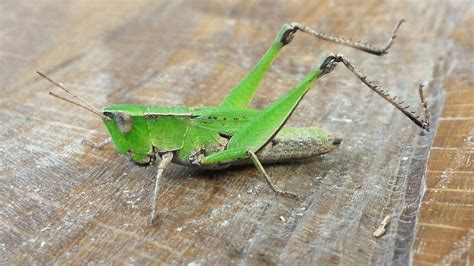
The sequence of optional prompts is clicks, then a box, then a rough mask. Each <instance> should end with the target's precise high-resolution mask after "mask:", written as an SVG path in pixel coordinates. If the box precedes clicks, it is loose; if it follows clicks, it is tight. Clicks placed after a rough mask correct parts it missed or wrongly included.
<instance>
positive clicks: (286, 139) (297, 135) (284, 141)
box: [256, 127, 341, 163]
mask: <svg viewBox="0 0 474 266" xmlns="http://www.w3.org/2000/svg"><path fill="white" fill-rule="evenodd" d="M340 143H341V139H340V138H335V137H334V136H332V135H331V134H329V133H326V132H325V131H323V130H321V129H317V128H291V127H287V128H282V129H281V130H280V132H278V134H277V135H276V136H275V137H274V138H273V139H272V140H271V141H269V142H268V143H267V144H266V145H265V146H264V147H263V148H261V149H260V150H259V151H258V152H257V153H256V155H257V157H258V158H259V159H260V161H261V162H262V163H274V162H282V161H292V160H297V159H305V158H310V157H314V156H317V155H321V154H324V153H328V152H330V151H332V150H334V149H335V148H337V147H338V146H339V144H340Z"/></svg>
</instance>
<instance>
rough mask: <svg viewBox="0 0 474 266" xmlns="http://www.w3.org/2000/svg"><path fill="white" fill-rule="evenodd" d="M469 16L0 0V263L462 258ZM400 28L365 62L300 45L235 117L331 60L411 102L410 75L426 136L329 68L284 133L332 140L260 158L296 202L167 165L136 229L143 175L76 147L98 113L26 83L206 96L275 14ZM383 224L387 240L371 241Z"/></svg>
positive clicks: (362, 32)
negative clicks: (314, 150)
mask: <svg viewBox="0 0 474 266" xmlns="http://www.w3.org/2000/svg"><path fill="white" fill-rule="evenodd" d="M469 6H470V3H469V1H449V2H442V1H440V2H437V3H436V4H434V5H433V4H432V3H428V2H414V1H412V2H410V1H407V2H403V4H400V3H399V2H397V1H383V2H382V1H375V0H370V1H364V2H360V1H344V2H337V1H336V2H333V1H293V2H268V1H250V2H249V1H232V2H228V1H148V0H140V1H114V0H103V1H89V0H86V1H80V2H77V1H69V2H68V1H61V2H58V1H53V0H44V1H39V2H35V4H34V5H32V4H31V3H30V1H14V2H12V1H1V2H0V10H1V11H2V16H1V18H0V25H1V28H2V31H0V40H1V41H0V67H1V69H0V72H1V73H2V75H1V76H0V93H1V97H0V113H1V115H0V123H1V124H2V128H1V130H0V132H1V136H2V138H1V139H0V147H1V149H0V264H55V263H56V264H70V263H96V264H106V263H108V264H111V263H117V264H119V263H120V264H123V263H130V264H132V263H133V264H158V263H163V264H192V265H196V264H290V263H294V264H309V265H314V264H322V265H326V264H356V265H359V264H362V265H365V264H377V265H379V264H402V265H405V264H409V263H410V262H411V261H410V259H411V258H413V259H414V262H415V263H419V264H423V263H432V262H448V263H449V262H451V263H464V264H466V262H467V260H468V259H472V258H473V257H474V256H472V255H470V253H469V247H471V246H470V245H471V244H470V243H471V242H470V241H471V240H472V234H473V233H472V226H471V225H470V224H468V223H467V222H468V221H469V218H470V217H472V216H471V215H472V192H471V189H470V188H472V178H471V172H472V171H473V166H472V163H470V162H471V159H470V158H472V153H473V151H472V148H473V146H472V138H471V137H472V130H469V128H470V127H471V128H472V119H471V118H472V117H474V114H473V113H472V110H473V108H471V107H472V106H471V105H472V99H473V98H472V97H473V94H472V84H473V83H472V80H473V79H472V77H471V76H472V75H471V74H472V73H471V72H472V71H470V69H469V67H470V66H472V58H471V57H469V56H466V55H470V54H472V46H473V45H472V40H471V39H470V38H469V36H472V27H471V26H470V25H472V23H473V18H472V12H471V13H469V12H466V8H467V7H469ZM421 14H422V15H421ZM402 17H404V18H405V19H406V20H407V21H408V23H406V24H404V25H403V26H402V29H401V32H400V34H399V36H398V38H397V40H396V42H395V44H394V46H393V48H392V50H391V51H390V53H389V54H387V55H385V56H383V57H376V56H372V55H367V54H364V53H361V52H359V51H354V50H352V49H349V48H343V47H339V46H337V45H333V44H329V43H326V42H322V41H317V40H314V39H312V38H311V37H309V36H305V35H302V34H298V35H297V36H296V37H295V39H294V41H293V42H292V43H291V45H289V46H288V47H287V48H285V49H284V51H283V52H282V54H281V56H280V57H279V58H278V59H277V60H276V62H275V64H274V66H273V67H272V68H271V70H270V72H269V74H268V76H267V77H266V79H265V81H264V82H262V84H261V88H260V90H259V91H258V92H257V95H256V98H255V99H254V101H253V102H252V106H253V107H255V108H263V107H264V106H266V105H267V104H269V103H271V102H273V101H274V100H275V99H277V98H278V97H279V96H281V95H284V94H285V93H286V92H287V91H288V90H289V89H290V88H291V87H292V86H293V85H294V84H295V83H297V82H298V80H300V79H301V78H302V77H303V76H304V75H305V73H307V72H308V71H309V69H310V68H311V67H312V66H314V65H315V64H316V63H317V62H318V61H319V59H320V57H321V56H322V54H324V53H325V52H328V51H332V52H338V53H339V52H342V53H344V54H345V55H346V56H347V57H349V58H351V59H352V60H353V62H354V63H357V65H358V66H359V67H360V68H361V69H362V70H364V71H365V72H367V73H368V74H370V76H371V77H372V78H373V79H375V80H378V81H380V83H381V84H382V85H383V86H384V87H385V88H386V89H387V90H389V91H390V92H392V93H393V94H394V95H398V96H400V97H403V98H405V99H406V100H407V103H408V104H410V105H413V106H417V105H418V97H417V95H416V87H417V83H419V82H420V81H424V80H428V81H429V86H428V88H427V91H426V92H427V95H428V100H429V102H430V105H431V110H432V113H433V117H434V122H435V123H434V128H435V129H436V130H434V131H432V132H430V133H427V134H422V133H420V131H419V130H418V129H417V128H416V127H415V126H414V125H413V124H412V123H411V122H410V121H409V120H408V119H406V118H404V117H403V116H402V115H400V113H399V112H397V111H396V110H394V108H392V107H390V106H388V105H387V104H386V103H385V102H383V101H382V100H381V99H380V98H379V97H378V96H377V95H374V94H373V93H372V92H370V90H368V89H367V88H365V87H364V86H363V85H362V84H361V83H360V82H359V81H358V80H357V79H355V78H354V77H353V76H352V75H351V74H350V73H349V72H347V71H346V70H344V69H343V68H342V67H341V66H340V67H338V69H337V70H336V71H334V72H333V73H331V74H330V75H328V76H325V77H324V78H323V79H322V80H320V81H318V84H316V86H314V89H312V91H310V92H309V93H308V94H307V95H306V96H305V99H304V100H303V101H302V102H301V104H300V105H299V106H298V108H297V110H296V111H295V112H294V113H293V115H292V117H291V119H290V120H289V122H288V125H291V126H301V127H307V126H317V127H320V128H323V129H325V130H328V131H330V132H334V133H335V134H336V135H338V136H340V137H342V138H343V143H342V144H341V146H340V147H339V149H338V150H335V151H334V152H331V153H329V154H327V155H324V156H321V157H318V158H315V159H312V160H308V161H304V162H295V163H287V164H278V165H269V166H266V169H267V171H268V172H269V174H270V175H271V176H272V178H273V179H274V180H275V181H276V182H277V183H278V185H279V186H280V187H282V188H284V189H286V190H290V191H293V192H296V193H298V194H299V195H301V196H302V200H301V201H292V200H289V199H286V198H281V197H278V196H276V195H275V194H274V193H273V192H272V191H271V190H270V189H269V188H268V186H267V185H266V183H265V181H264V180H263V179H262V177H261V176H260V175H259V174H258V172H257V171H256V170H255V169H254V168H252V167H235V168H232V169H227V170H223V171H217V172H210V171H197V170H193V169H186V168H183V167H180V166H175V165H173V166H172V167H171V168H170V169H169V171H168V172H167V174H166V177H165V178H163V180H162V182H161V187H162V193H161V195H160V197H159V199H158V206H159V209H160V219H159V223H158V225H157V226H150V225H149V224H148V216H149V213H150V200H151V193H152V185H153V177H154V175H155V173H156V165H152V166H150V167H139V166H137V165H135V164H133V163H132V162H130V161H128V160H126V159H125V158H123V157H121V156H119V154H118V153H117V151H116V150H115V149H114V148H113V147H112V146H109V147H107V148H105V149H104V150H94V149H90V148H88V147H85V146H84V145H82V144H81V141H82V140H83V139H89V140H93V141H100V140H102V139H103V138H105V137H106V136H107V134H106V132H105V130H104V128H103V125H102V124H101V121H100V120H99V119H97V117H95V116H94V115H93V114H90V113H88V112H86V111H83V110H80V109H77V108H74V107H72V106H70V105H68V104H66V103H63V102H58V100H57V99H55V98H52V97H50V96H49V95H48V91H51V90H53V91H56V88H53V87H52V86H51V85H50V84H48V83H47V82H46V81H45V80H43V79H41V78H40V77H38V76H37V75H36V74H35V71H36V70H41V71H43V72H45V73H47V74H49V75H50V76H51V77H53V78H55V79H57V80H58V81H60V82H62V83H63V84H65V85H66V86H67V87H68V88H70V89H71V90H72V91H74V92H75V93H77V94H78V95H80V96H82V97H84V98H86V99H88V100H89V101H90V102H91V103H92V104H93V105H94V106H98V107H103V106H106V105H108V104H112V103H140V104H155V105H168V106H171V105H172V106H177V105H186V106H199V105H217V104H218V103H219V102H220V101H221V99H222V98H223V97H224V96H225V95H226V94H227V93H228V91H229V90H230V89H231V88H232V87H233V86H234V85H235V84H236V83H237V82H238V81H239V80H240V79H241V78H242V76H243V75H244V74H245V73H246V72H247V71H248V70H249V69H250V68H251V67H252V66H253V65H254V64H255V62H257V60H258V59H259V57H260V56H261V55H262V53H263V52H264V51H265V49H266V48H267V47H268V45H269V44H270V42H271V41H272V40H273V39H274V37H275V34H276V32H277V30H278V29H279V27H280V26H281V25H282V24H283V23H285V22H291V21H298V22H302V23H305V24H307V25H309V26H311V27H315V28H317V29H319V30H321V31H324V32H331V33H334V34H338V35H344V36H348V37H352V38H353V39H361V40H364V41H369V42H373V43H375V44H376V45H379V44H384V43H385V42H386V38H387V37H388V35H389V33H390V31H391V30H392V27H393V26H394V24H395V23H396V22H397V21H398V19H400V18H402ZM443 97H444V98H443ZM440 113H442V114H441V116H439V114H440ZM438 125H439V128H438ZM434 132H436V138H435V139H434V148H433V149H432V150H431V151H430V147H431V143H432V141H433V137H434V134H435V133H434ZM428 155H430V159H429V163H428V165H427V161H428ZM426 167H428V172H426V173H427V178H426V182H427V183H426V188H427V190H426V191H427V192H426V193H425V196H424V198H423V203H422V204H421V205H420V198H421V197H422V194H423V192H424V190H423V189H424V187H425V185H424V179H423V177H424V175H425V170H426ZM435 191H438V192H435ZM420 206H421V213H419V212H418V211H419V207H420ZM387 215H390V216H391V217H392V218H391V222H390V224H389V225H388V227H387V233H386V234H385V235H384V236H382V237H381V238H374V237H373V236H372V233H373V232H374V230H375V229H376V228H377V227H378V226H379V223H380V222H381V221H382V220H383V219H384V217H385V216H387ZM280 217H283V219H281V218H280ZM453 217H456V219H453ZM417 219H418V220H419V225H418V226H417V227H416V222H417ZM415 229H416V230H415ZM415 232H417V233H416V238H415ZM437 236H439V237H442V238H443V239H442V241H434V240H435V239H436V237H437Z"/></svg>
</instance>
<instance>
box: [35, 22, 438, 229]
mask: <svg viewBox="0 0 474 266" xmlns="http://www.w3.org/2000/svg"><path fill="white" fill-rule="evenodd" d="M402 22H404V21H403V20H401V21H399V22H398V23H397V25H396V26H395V28H394V30H393V32H392V34H391V37H390V39H389V41H388V43H387V45H386V46H385V47H384V48H381V49H377V48H374V47H373V46H372V45H370V44H368V43H362V42H357V43H355V42H352V41H350V40H348V39H345V38H341V37H338V36H333V35H329V34H324V33H320V32H317V31H315V30H313V29H310V28H308V27H307V26H305V25H303V24H300V23H290V24H284V25H283V26H282V27H281V29H280V30H279V32H278V34H277V36H276V38H275V40H274V41H273V42H272V44H271V45H270V48H268V50H267V51H266V52H265V54H264V55H263V57H262V58H261V59H260V61H259V62H258V63H257V64H256V65H255V67H253V69H252V70H251V71H250V72H249V73H248V74H247V75H246V76H245V77H244V78H243V79H242V80H241V81H240V82H239V83H238V84H237V85H236V86H235V87H234V88H233V89H232V90H231V92H230V93H229V94H228V95H227V96H226V97H225V98H224V100H223V101H222V103H221V104H220V105H219V106H217V107H195V108H190V107H164V106H144V105H137V104H123V105H110V106H107V107H105V108H104V109H103V110H101V111H100V110H98V109H97V108H95V107H94V106H92V105H91V104H89V103H88V102H87V101H85V100H83V99H82V98H80V97H78V96H76V95H74V94H72V93H71V92H70V91H69V90H67V89H66V88H65V87H64V86H63V85H62V84H60V83H58V82H56V81H54V80H52V79H51V78H49V77H47V76H46V75H44V74H42V73H40V72H37V73H38V74H39V75H41V76H42V77H43V78H45V79H47V80H48V81H50V82H51V83H53V84H54V85H56V86H57V87H59V88H61V89H62V90H63V91H64V92H65V93H67V94H68V95H69V96H70V97H68V98H66V97H61V96H59V95H57V94H54V93H52V92H50V94H51V95H52V96H54V97H57V98H59V99H61V100H64V101H67V102H69V103H72V104H75V105H77V106H80V107H82V108H84V109H86V110H88V111H90V112H92V113H94V114H96V115H98V116H100V117H101V118H102V121H103V123H104V125H105V127H106V128H107V130H108V132H109V135H110V137H109V138H108V139H106V140H105V141H103V142H101V143H100V144H92V145H91V146H93V147H95V148H102V147H103V146H105V145H106V144H108V143H110V142H113V143H114V145H115V147H116V148H117V150H118V151H119V152H120V153H121V154H122V155H124V156H126V157H127V158H129V159H130V160H132V161H133V162H135V163H137V164H140V165H148V164H151V163H152V162H154V161H155V160H156V159H157V158H158V157H160V158H161V160H160V163H159V165H158V170H157V173H156V177H155V186H154V194H153V200H152V209H151V222H152V223H153V220H154V219H155V216H156V215H155V213H156V201H157V196H158V191H159V180H160V178H161V177H162V176H163V172H164V171H165V170H166V169H167V167H168V166H169V165H170V163H171V162H174V163H176V164H180V165H184V166H190V167H199V168H205V169H214V170H216V169H223V168H226V167H229V166H231V165H239V164H245V163H253V164H254V165H255V167H256V168H257V169H258V171H259V172H260V173H261V174H262V175H263V177H264V178H265V180H266V182H267V183H268V185H269V186H270V188H271V189H272V190H273V191H275V192H276V193H277V194H280V195H283V196H289V197H293V198H298V196H297V195H296V194H294V193H291V192H287V191H283V190H281V189H279V188H277V187H276V186H275V185H274V184H273V182H272V181H271V178H270V177H269V176H268V174H267V173H266V172H265V169H264V168H263V166H262V163H275V162H282V161H293V160H298V159H305V158H310V157H313V156H317V155H321V154H324V153H328V152H330V151H332V150H333V149H335V148H336V147H338V146H339V144H340V143H341V139H340V138H336V137H334V136H333V135H332V134H330V133H327V132H325V131H323V130H321V129H317V128H292V127H284V125H285V123H286V121H287V119H288V118H289V117H290V116H291V114H292V112H293V111H294V110H295V108H296V106H297V105H298V103H300V101H301V100H302V99H303V96H304V95H305V94H306V93H307V92H308V90H309V89H310V88H311V85H312V84H313V83H314V82H315V81H316V80H317V79H318V78H320V77H322V76H324V75H326V74H329V73H330V72H331V71H333V70H334V68H335V67H336V65H337V64H338V63H342V64H343V65H344V66H345V67H347V68H348V69H349V70H350V71H351V72H352V73H353V74H354V75H355V76H356V77H358V78H359V79H360V80H361V81H362V82H363V83H364V84H365V85H367V86H368V87H369V88H370V89H371V90H373V91H374V92H375V93H377V94H378V95H379V96H381V97H382V98H383V99H385V100H386V101H388V102H389V103H390V104H392V105H393V106H394V107H395V108H397V109H398V110H400V111H401V112H402V113H403V114H404V115H405V116H407V117H408V118H409V119H410V120H411V121H413V122H414V123H415V124H416V125H417V126H419V127H421V128H422V129H424V130H427V131H428V130H429V128H430V118H429V116H430V115H429V112H428V106H427V103H426V101H425V100H424V97H423V90H422V85H420V88H419V95H420V99H421V104H422V107H423V108H424V118H423V119H422V118H420V116H418V115H415V114H416V112H413V111H409V110H408V109H409V106H403V105H402V104H403V101H400V100H397V97H391V96H390V95H389V94H388V93H387V92H386V91H385V90H383V89H381V87H380V86H379V85H376V84H375V83H374V82H372V81H370V80H369V79H368V78H367V76H366V75H364V74H362V73H361V72H360V71H359V70H358V69H357V68H356V67H355V66H354V64H352V63H351V62H350V61H349V60H348V59H347V58H346V57H344V56H343V55H341V54H330V55H327V56H324V57H323V59H322V60H321V61H320V63H319V64H317V65H316V66H315V67H314V68H313V69H311V71H309V73H308V74H307V75H306V76H305V77H304V78H303V79H302V80H301V81H300V82H299V83H298V84H297V85H296V86H295V87H293V89H291V90H290V91H289V92H288V94H286V95H284V96H282V97H280V98H279V99H278V100H276V101H275V102H273V103H271V104H270V105H268V106H267V107H265V108H264V109H262V110H257V109H253V108H249V107H248V104H249V102H250V101H251V100H252V98H253V96H254V94H255V91H256V89H257V87H258V85H259V83H260V81H261V80H262V78H263V77H264V76H265V74H266V73H267V71H268V69H269V68H270V66H271V64H272V63H273V61H274V59H275V58H276V57H277V55H278V54H279V52H280V51H281V50H282V48H283V47H285V46H286V45H288V44H289V43H290V42H291V41H292V40H293V37H294V35H295V33H296V32H298V31H301V32H304V33H307V34H309V35H312V36H314V37H316V38H319V39H322V40H326V41H329V42H333V43H336V44H341V45H344V46H348V47H352V48H355V49H358V50H361V51H364V52H367V53H371V54H374V55H379V56H381V55H384V54H386V53H387V52H388V50H389V48H390V47H391V46H392V44H393V41H394V39H395V38H396V33H397V31H398V29H399V27H400V25H401V24H402ZM71 97H72V99H71Z"/></svg>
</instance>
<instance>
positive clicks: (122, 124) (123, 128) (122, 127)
mask: <svg viewBox="0 0 474 266" xmlns="http://www.w3.org/2000/svg"><path fill="white" fill-rule="evenodd" d="M114 120H115V123H116V124H117V127H118V129H119V131H120V132H121V133H122V134H124V135H125V134H128V133H130V131H132V128H133V123H132V117H131V116H130V115H128V114H124V113H114Z"/></svg>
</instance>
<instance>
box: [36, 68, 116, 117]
mask: <svg viewBox="0 0 474 266" xmlns="http://www.w3.org/2000/svg"><path fill="white" fill-rule="evenodd" d="M36 73H37V74H38V75H40V76H41V77H43V78H45V79H46V80H48V81H49V82H51V83H53V84H54V85H56V86H57V87H59V88H60V89H62V90H63V91H65V92H66V93H67V94H68V95H70V96H72V97H73V98H75V99H77V100H78V101H79V102H75V101H73V100H70V99H67V98H64V97H62V96H59V95H57V94H55V93H53V92H49V95H51V96H54V97H56V98H58V99H60V100H63V101H66V102H68V103H72V104H74V105H76V106H79V107H82V108H84V109H86V110H88V111H90V112H92V113H94V114H96V115H98V116H100V117H102V118H105V119H107V120H110V117H108V116H105V115H104V114H102V113H101V112H100V111H99V109H97V108H96V107H94V106H93V105H92V104H90V103H88V102H87V101H86V100H84V99H82V98H80V97H79V96H76V95H74V94H72V93H71V92H70V91H69V90H68V89H66V88H65V87H64V86H63V85H62V84H61V83H59V82H56V81H54V80H52V79H51V78H49V77H48V76H46V75H45V74H43V73H41V72H39V71H36ZM81 103H82V104H81Z"/></svg>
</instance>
